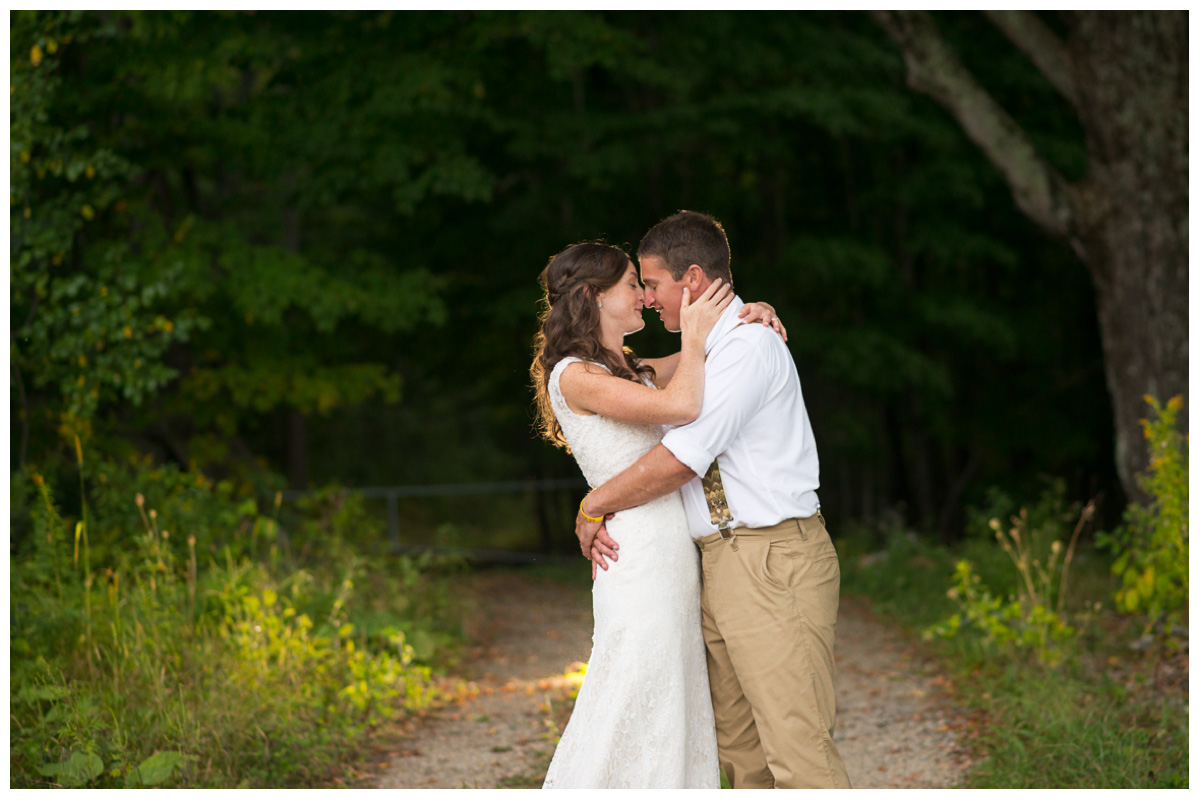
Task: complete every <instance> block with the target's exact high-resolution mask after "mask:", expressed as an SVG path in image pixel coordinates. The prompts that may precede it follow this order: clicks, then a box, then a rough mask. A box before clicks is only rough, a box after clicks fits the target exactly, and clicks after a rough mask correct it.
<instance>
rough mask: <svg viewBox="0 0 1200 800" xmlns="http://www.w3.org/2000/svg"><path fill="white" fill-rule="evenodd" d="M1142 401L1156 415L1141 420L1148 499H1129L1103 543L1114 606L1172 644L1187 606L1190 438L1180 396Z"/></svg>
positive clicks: (1142, 484)
mask: <svg viewBox="0 0 1200 800" xmlns="http://www.w3.org/2000/svg"><path fill="white" fill-rule="evenodd" d="M1146 402H1147V403H1148V404H1150V406H1151V408H1152V409H1153V410H1154V416H1155V418H1154V419H1153V420H1146V419H1144V420H1142V429H1143V431H1144V432H1145V435H1146V442H1147V444H1148V445H1149V451H1150V466H1149V468H1148V469H1147V471H1146V472H1145V473H1144V474H1143V475H1139V476H1138V485H1139V486H1140V487H1141V488H1142V489H1143V491H1145V492H1146V493H1147V494H1148V495H1149V496H1150V498H1151V500H1150V502H1149V503H1148V504H1145V505H1143V504H1141V503H1131V504H1130V505H1129V507H1128V508H1126V510H1125V524H1124V525H1123V526H1121V527H1120V528H1118V529H1117V530H1116V531H1114V532H1113V533H1112V534H1110V535H1109V536H1107V537H1106V538H1104V539H1103V540H1102V541H1103V542H1104V544H1105V545H1106V546H1107V547H1108V548H1109V549H1110V550H1111V551H1112V552H1113V553H1115V554H1116V560H1115V561H1113V565H1112V571H1113V574H1114V575H1117V576H1119V577H1120V578H1121V588H1120V590H1118V591H1117V595H1116V600H1117V608H1119V609H1120V610H1121V611H1124V612H1126V613H1130V614H1142V615H1144V616H1145V617H1146V630H1147V631H1150V630H1151V629H1153V628H1154V627H1155V626H1157V625H1160V624H1161V627H1162V633H1163V634H1164V639H1165V640H1166V641H1167V642H1169V643H1170V642H1175V636H1174V634H1173V633H1172V630H1171V629H1172V626H1175V625H1178V624H1179V623H1180V622H1181V621H1182V620H1183V619H1184V617H1185V615H1186V613H1187V607H1188V453H1187V451H1188V437H1187V436H1185V435H1184V434H1182V433H1181V432H1180V430H1179V427H1178V423H1177V418H1178V415H1179V411H1180V409H1182V408H1183V398H1182V397H1173V398H1171V399H1170V400H1169V401H1168V402H1167V404H1166V405H1165V406H1163V405H1161V404H1160V403H1159V402H1158V400H1157V399H1156V398H1154V397H1151V396H1149V395H1147V396H1146Z"/></svg>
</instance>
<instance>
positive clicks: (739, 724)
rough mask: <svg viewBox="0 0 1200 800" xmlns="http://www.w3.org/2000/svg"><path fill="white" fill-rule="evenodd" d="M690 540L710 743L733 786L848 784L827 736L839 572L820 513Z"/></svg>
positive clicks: (830, 721) (831, 716)
mask: <svg viewBox="0 0 1200 800" xmlns="http://www.w3.org/2000/svg"><path fill="white" fill-rule="evenodd" d="M731 533H732V534H733V535H732V537H731V538H728V539H722V538H721V534H719V533H715V534H713V535H712V536H706V537H704V538H703V539H698V540H696V544H697V546H698V547H699V548H700V550H701V564H702V568H703V571H704V586H703V594H702V600H701V611H702V618H703V627H704V641H705V644H707V645H708V680H709V684H710V685H711V688H712V699H713V709H714V711H715V713H716V720H717V750H718V753H719V756H720V759H721V766H722V767H724V768H725V774H726V776H727V777H728V778H729V782H730V784H731V785H732V786H733V788H734V789H755V788H760V789H770V788H778V789H798V788H842V789H848V788H850V779H849V777H848V776H847V775H846V767H845V765H844V764H843V763H842V757H841V755H840V754H839V753H838V750H837V746H836V745H834V743H833V725H834V719H835V715H836V711H835V707H836V703H835V696H834V669H835V668H834V663H833V640H834V627H835V625H836V624H837V608H838V589H839V587H840V584H841V572H840V570H839V568H838V560H837V552H836V551H835V550H834V549H833V542H831V541H830V539H829V534H828V533H827V532H826V531H825V524H824V520H823V519H822V518H821V516H820V514H817V515H814V516H812V517H808V518H806V519H790V520H784V521H783V522H781V523H780V524H778V525H776V526H774V527H771V528H734V529H733V530H732V531H731Z"/></svg>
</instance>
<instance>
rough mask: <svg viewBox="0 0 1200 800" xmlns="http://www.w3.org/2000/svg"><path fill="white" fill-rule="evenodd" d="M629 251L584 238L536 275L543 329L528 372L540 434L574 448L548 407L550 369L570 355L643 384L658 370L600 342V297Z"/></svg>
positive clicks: (619, 275) (617, 277) (621, 273)
mask: <svg viewBox="0 0 1200 800" xmlns="http://www.w3.org/2000/svg"><path fill="white" fill-rule="evenodd" d="M629 260H630V259H629V254H628V253H626V252H625V251H624V250H622V249H621V248H619V247H614V246H613V245H610V244H606V243H605V242H580V243H578V244H573V245H571V246H570V247H568V248H567V249H565V250H563V251H562V252H561V253H559V254H558V255H556V256H554V257H552V258H551V259H550V262H549V263H548V264H547V265H546V268H545V269H544V270H542V274H541V275H540V276H538V282H539V283H540V284H541V286H542V289H543V290H544V292H545V293H544V294H543V296H542V302H541V304H542V312H541V316H540V317H539V322H540V323H541V329H540V330H539V331H538V333H537V336H536V337H534V340H533V343H534V356H533V364H532V365H530V367H529V374H530V376H532V378H533V388H534V392H535V393H536V406H537V427H538V431H539V432H540V433H541V435H542V436H545V437H546V439H548V440H549V441H550V443H551V444H554V445H555V446H558V447H564V448H566V449H567V452H570V451H571V448H570V446H569V445H568V444H567V440H566V437H565V436H563V432H562V426H561V425H559V424H558V418H557V417H555V416H554V408H553V407H552V406H551V405H550V386H549V383H550V373H551V372H553V371H554V366H555V365H556V364H558V362H560V361H562V360H563V359H564V358H567V357H568V356H574V357H576V358H582V359H583V360H585V361H594V362H596V363H598V364H603V365H604V366H605V367H607V368H608V371H609V372H611V373H612V374H613V375H616V376H618V377H620V378H626V379H627V380H631V381H635V382H641V380H642V376H643V375H648V376H650V377H651V378H653V377H654V368H653V367H651V366H649V365H648V364H643V363H642V362H641V361H639V360H638V358H637V356H635V355H634V354H633V351H632V350H630V349H629V348H628V347H625V348H622V350H623V351H624V359H620V360H619V359H617V357H616V356H614V355H613V354H612V352H610V351H609V350H608V349H606V348H605V347H604V345H603V344H602V343H601V342H600V309H599V307H598V306H597V303H596V296H597V295H598V294H599V293H600V292H603V291H605V290H607V289H609V288H611V287H613V286H615V285H616V283H617V281H619V280H621V278H622V277H624V275H625V270H626V269H627V268H628V266H629Z"/></svg>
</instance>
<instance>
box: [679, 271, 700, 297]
mask: <svg viewBox="0 0 1200 800" xmlns="http://www.w3.org/2000/svg"><path fill="white" fill-rule="evenodd" d="M704 278H705V276H704V270H702V269H700V265H699V264H692V265H691V266H690V267H688V268H687V271H686V272H684V273H683V284H684V285H685V286H687V287H688V291H690V292H691V293H692V297H695V296H696V295H698V294H700V292H701V288H700V287H701V286H703V285H704Z"/></svg>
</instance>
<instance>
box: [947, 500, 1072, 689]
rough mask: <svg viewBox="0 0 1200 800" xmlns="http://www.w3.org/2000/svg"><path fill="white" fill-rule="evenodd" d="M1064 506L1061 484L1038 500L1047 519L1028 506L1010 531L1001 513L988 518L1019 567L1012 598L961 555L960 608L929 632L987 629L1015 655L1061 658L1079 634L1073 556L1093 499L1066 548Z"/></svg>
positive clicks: (956, 595) (988, 637)
mask: <svg viewBox="0 0 1200 800" xmlns="http://www.w3.org/2000/svg"><path fill="white" fill-rule="evenodd" d="M1062 508H1063V501H1062V487H1061V485H1057V486H1052V487H1051V489H1050V490H1049V491H1048V492H1047V493H1045V494H1044V495H1043V497H1042V500H1041V502H1040V503H1039V505H1038V506H1037V510H1038V512H1039V513H1038V514H1037V519H1039V520H1042V521H1043V524H1042V525H1035V524H1033V522H1032V521H1031V520H1032V518H1031V515H1030V514H1029V512H1028V511H1027V510H1026V509H1024V508H1022V509H1021V511H1020V512H1019V513H1018V514H1016V515H1014V516H1012V517H1011V526H1010V527H1009V528H1008V530H1007V531H1006V530H1004V528H1003V526H1002V525H1001V524H1000V520H999V519H996V518H993V519H991V520H989V527H990V528H991V529H992V531H993V533H994V534H995V538H996V540H997V541H998V542H999V543H1000V546H1001V547H1002V548H1003V550H1004V552H1005V553H1006V554H1007V555H1008V557H1009V560H1010V561H1011V562H1012V564H1013V566H1014V567H1015V568H1016V572H1017V579H1018V581H1017V591H1016V593H1015V595H1010V596H1009V597H1008V599H1007V600H1005V599H1003V598H1002V597H999V596H996V595H994V594H993V593H992V592H991V591H990V590H989V589H988V587H987V586H986V585H985V584H984V582H983V580H982V579H981V578H980V576H979V575H978V574H976V572H975V568H974V566H973V565H972V564H971V562H969V561H967V560H965V559H963V560H960V561H959V562H958V564H957V565H956V566H955V571H954V585H953V587H952V588H951V589H950V590H949V592H947V595H948V596H949V597H950V598H951V599H952V600H954V601H955V603H957V605H958V607H959V610H958V612H957V613H955V614H953V615H951V616H950V617H949V618H948V619H946V620H945V621H943V622H940V623H938V624H936V625H934V626H932V627H930V628H929V629H928V630H927V631H926V636H927V637H932V636H941V637H943V638H953V637H955V636H957V635H958V634H959V633H960V632H961V631H963V630H964V629H972V630H974V631H975V632H976V633H979V634H982V639H983V642H984V644H985V645H987V646H991V647H994V648H995V649H998V650H1000V651H1003V652H1006V653H1009V654H1010V655H1011V654H1015V653H1016V652H1030V653H1032V654H1033V655H1034V656H1035V658H1036V659H1037V660H1038V661H1039V662H1041V663H1043V664H1047V665H1050V666H1055V665H1057V664H1058V663H1060V662H1061V661H1062V659H1063V657H1064V656H1065V655H1066V654H1067V651H1068V648H1069V646H1070V644H1071V642H1072V641H1073V640H1074V638H1075V635H1076V630H1075V628H1073V627H1072V626H1071V625H1070V624H1069V623H1068V620H1067V613H1066V598H1067V586H1068V578H1069V575H1070V567H1071V561H1072V560H1073V558H1074V555H1075V546H1076V544H1077V542H1078V540H1079V534H1080V532H1081V531H1082V530H1083V527H1084V525H1085V523H1086V522H1087V521H1088V520H1090V519H1091V517H1092V514H1093V512H1094V504H1092V503H1089V504H1088V505H1087V506H1086V507H1085V508H1084V509H1083V511H1082V512H1081V513H1080V514H1079V519H1078V522H1077V523H1076V525H1075V530H1074V531H1073V533H1072V534H1071V539H1070V542H1069V544H1067V546H1066V548H1065V550H1064V548H1063V544H1062V536H1061V534H1062V532H1063V530H1064V529H1063V528H1061V527H1059V522H1060V520H1061V519H1062V517H1063V511H1062ZM1047 542H1048V544H1047ZM1043 548H1044V549H1043Z"/></svg>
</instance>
